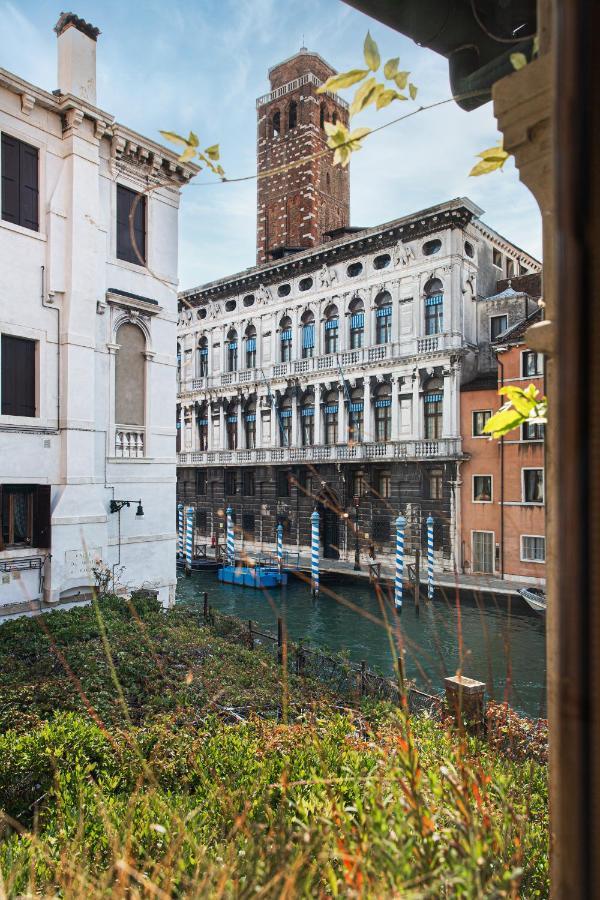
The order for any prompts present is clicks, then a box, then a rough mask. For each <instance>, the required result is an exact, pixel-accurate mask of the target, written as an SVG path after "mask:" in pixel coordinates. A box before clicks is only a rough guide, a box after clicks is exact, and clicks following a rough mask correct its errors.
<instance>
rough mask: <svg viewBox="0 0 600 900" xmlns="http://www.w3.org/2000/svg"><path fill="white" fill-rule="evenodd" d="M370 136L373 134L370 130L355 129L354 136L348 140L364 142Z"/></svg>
mask: <svg viewBox="0 0 600 900" xmlns="http://www.w3.org/2000/svg"><path fill="white" fill-rule="evenodd" d="M368 134H371V129H370V128H355V129H354V131H353V132H352V134H351V135H350V136H349V138H348V140H350V141H362V139H363V138H365V137H366V136H367V135H368Z"/></svg>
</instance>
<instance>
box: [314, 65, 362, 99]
mask: <svg viewBox="0 0 600 900" xmlns="http://www.w3.org/2000/svg"><path fill="white" fill-rule="evenodd" d="M368 74H369V70H368V69H351V70H350V71H349V72H341V73H340V74H339V75H332V76H331V78H328V79H327V81H325V82H324V83H323V84H322V85H320V87H318V88H317V94H324V93H325V92H326V91H331V93H332V94H335V93H337V91H341V90H343V89H344V88H348V87H352V85H353V84H356V83H357V82H358V81H362V80H363V78H364V77H365V76H366V75H368Z"/></svg>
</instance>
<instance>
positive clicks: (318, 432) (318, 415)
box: [315, 384, 323, 447]
mask: <svg viewBox="0 0 600 900" xmlns="http://www.w3.org/2000/svg"><path fill="white" fill-rule="evenodd" d="M322 445H323V415H322V412H321V385H320V384H315V446H316V447H321V446H322Z"/></svg>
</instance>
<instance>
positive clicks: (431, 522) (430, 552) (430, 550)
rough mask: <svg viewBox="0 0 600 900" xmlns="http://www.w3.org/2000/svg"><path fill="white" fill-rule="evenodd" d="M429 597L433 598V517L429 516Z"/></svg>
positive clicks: (429, 598)
mask: <svg viewBox="0 0 600 900" xmlns="http://www.w3.org/2000/svg"><path fill="white" fill-rule="evenodd" d="M427 599H428V600H433V518H432V516H427Z"/></svg>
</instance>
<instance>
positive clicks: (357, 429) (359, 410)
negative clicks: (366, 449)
mask: <svg viewBox="0 0 600 900" xmlns="http://www.w3.org/2000/svg"><path fill="white" fill-rule="evenodd" d="M364 421H365V413H364V396H363V389H362V388H358V387H357V388H353V389H352V392H351V394H350V403H349V405H348V440H349V441H350V443H352V444H356V443H358V442H359V441H362V440H364Z"/></svg>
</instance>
